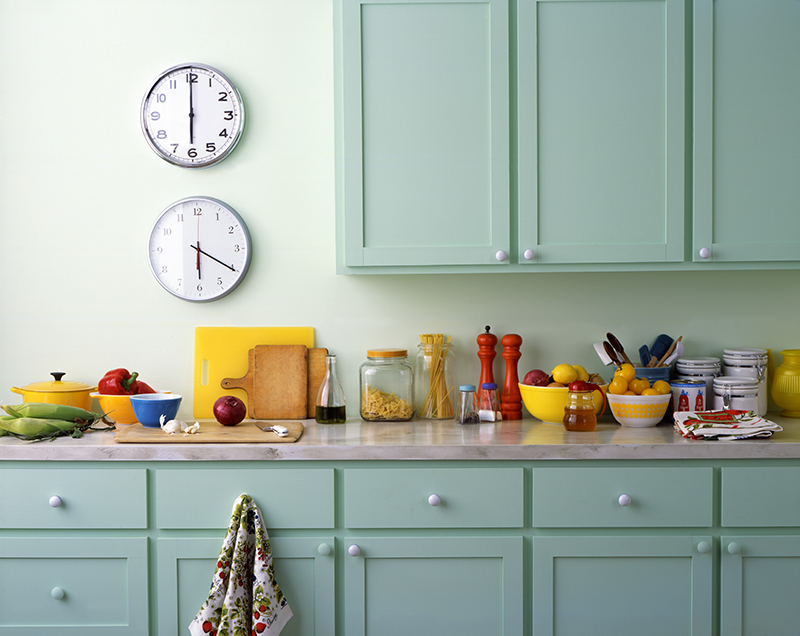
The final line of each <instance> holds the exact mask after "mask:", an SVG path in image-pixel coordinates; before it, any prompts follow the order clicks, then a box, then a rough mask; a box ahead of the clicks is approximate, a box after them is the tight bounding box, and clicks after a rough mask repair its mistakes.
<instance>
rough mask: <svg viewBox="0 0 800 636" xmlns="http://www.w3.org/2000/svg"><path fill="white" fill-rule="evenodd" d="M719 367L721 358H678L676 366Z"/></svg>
mask: <svg viewBox="0 0 800 636" xmlns="http://www.w3.org/2000/svg"><path fill="white" fill-rule="evenodd" d="M718 365H719V358H713V357H708V358H678V359H677V360H676V361H675V366H678V367H712V366H718Z"/></svg>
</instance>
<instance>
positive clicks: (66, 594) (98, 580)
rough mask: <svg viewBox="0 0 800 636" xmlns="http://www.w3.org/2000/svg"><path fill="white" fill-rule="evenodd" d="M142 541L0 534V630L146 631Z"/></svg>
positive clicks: (59, 634)
mask: <svg viewBox="0 0 800 636" xmlns="http://www.w3.org/2000/svg"><path fill="white" fill-rule="evenodd" d="M147 599H148V585H147V539H146V538H128V537H120V538H108V537H104V538H100V537H96V538H91V539H89V538H64V537H35V538H21V537H12V538H0V634H8V635H9V636H42V635H43V634H48V635H49V634H52V635H54V636H147V634H148V601H147Z"/></svg>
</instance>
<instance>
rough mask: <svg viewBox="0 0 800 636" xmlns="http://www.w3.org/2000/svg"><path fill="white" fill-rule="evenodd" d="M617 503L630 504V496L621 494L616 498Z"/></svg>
mask: <svg viewBox="0 0 800 636" xmlns="http://www.w3.org/2000/svg"><path fill="white" fill-rule="evenodd" d="M617 503H618V504H619V505H620V506H630V505H631V496H630V495H626V494H624V493H623V494H621V495H620V496H619V499H617Z"/></svg>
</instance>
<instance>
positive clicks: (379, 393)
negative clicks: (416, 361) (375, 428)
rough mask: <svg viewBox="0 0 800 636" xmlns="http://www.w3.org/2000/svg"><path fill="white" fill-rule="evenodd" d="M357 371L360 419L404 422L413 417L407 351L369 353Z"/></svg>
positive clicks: (389, 350) (410, 375) (412, 385)
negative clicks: (358, 376)
mask: <svg viewBox="0 0 800 636" xmlns="http://www.w3.org/2000/svg"><path fill="white" fill-rule="evenodd" d="M359 371H360V376H361V417H362V418H363V419H365V420H367V421H370V422H376V421H377V422H403V421H406V420H410V419H411V418H412V417H414V369H413V368H412V367H411V365H410V364H409V363H408V351H407V350H406V349H370V350H369V351H367V361H366V362H364V364H362V365H361V368H360V370H359Z"/></svg>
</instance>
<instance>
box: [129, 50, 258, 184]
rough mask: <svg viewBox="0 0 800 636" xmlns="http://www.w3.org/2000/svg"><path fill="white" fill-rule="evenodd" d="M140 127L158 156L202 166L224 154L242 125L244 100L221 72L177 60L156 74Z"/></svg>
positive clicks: (143, 106)
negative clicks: (173, 64) (174, 64)
mask: <svg viewBox="0 0 800 636" xmlns="http://www.w3.org/2000/svg"><path fill="white" fill-rule="evenodd" d="M141 123H142V131H143V132H144V136H145V138H146V139H147V141H148V143H149V144H150V147H151V148H152V149H153V150H154V151H155V152H156V154H157V155H158V156H159V157H161V158H162V159H164V160H166V161H168V162H170V163H172V164H175V165H176V166H181V167H182V168H205V167H207V166H211V165H213V164H215V163H218V162H219V161H222V160H223V159H224V158H225V157H227V156H228V155H229V154H230V152H231V151H232V150H233V149H234V147H235V146H236V144H237V142H238V141H239V138H240V137H241V135H242V130H244V102H242V98H241V96H240V95H239V91H238V90H236V86H234V84H233V82H231V81H230V80H229V79H228V78H227V77H225V75H223V74H222V73H221V72H220V71H218V70H216V69H215V68H213V67H211V66H207V65H206V64H180V65H178V66H173V67H172V68H170V69H167V70H166V71H164V72H163V73H162V74H161V75H159V76H158V78H157V79H156V81H155V82H153V85H152V86H151V88H150V90H148V91H147V93H146V94H145V96H144V99H143V100H142V108H141Z"/></svg>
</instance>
